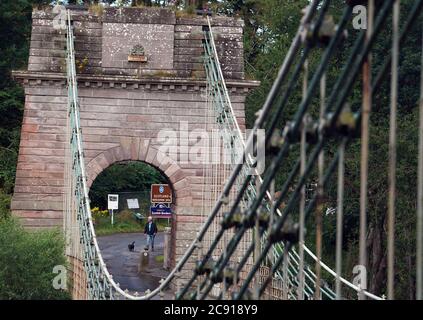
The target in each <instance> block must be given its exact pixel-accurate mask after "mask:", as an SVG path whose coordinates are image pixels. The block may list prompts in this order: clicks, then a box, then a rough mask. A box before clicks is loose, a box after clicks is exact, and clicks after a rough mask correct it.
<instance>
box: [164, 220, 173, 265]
mask: <svg viewBox="0 0 423 320" xmlns="http://www.w3.org/2000/svg"><path fill="white" fill-rule="evenodd" d="M171 239H172V237H171V228H170V227H166V228H165V231H164V249H163V269H166V270H168V269H169V268H170V249H171V248H172V244H171V243H170V242H171Z"/></svg>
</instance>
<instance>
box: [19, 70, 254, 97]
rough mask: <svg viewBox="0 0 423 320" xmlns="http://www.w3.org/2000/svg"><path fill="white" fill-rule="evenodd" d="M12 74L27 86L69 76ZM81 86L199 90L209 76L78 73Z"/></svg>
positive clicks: (239, 85) (248, 85)
mask: <svg viewBox="0 0 423 320" xmlns="http://www.w3.org/2000/svg"><path fill="white" fill-rule="evenodd" d="M12 76H13V78H14V79H15V80H17V81H19V82H20V83H22V84H23V85H25V86H40V85H45V84H46V85H50V86H65V85H66V76H65V75H64V74H60V73H48V72H31V71H13V72H12ZM77 80H78V83H79V87H96V88H122V89H131V88H132V89H138V88H140V87H141V88H144V89H151V90H176V91H200V90H202V89H203V88H204V87H205V86H206V79H187V78H178V77H168V78H166V77H160V78H153V77H145V78H134V77H125V76H96V75H78V76H77ZM226 86H227V87H228V90H229V92H232V93H235V92H236V93H248V92H249V91H250V90H252V89H254V88H257V87H258V86H260V82H259V81H255V80H228V81H226Z"/></svg>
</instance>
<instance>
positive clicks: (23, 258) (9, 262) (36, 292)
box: [0, 219, 70, 300]
mask: <svg viewBox="0 0 423 320" xmlns="http://www.w3.org/2000/svg"><path fill="white" fill-rule="evenodd" d="M64 244H65V243H64V239H63V236H62V233H61V231H60V230H50V231H39V232H28V231H25V230H24V229H23V228H22V227H21V226H20V225H19V223H18V222H17V221H15V220H14V219H0V248H1V250H0V299H2V300H10V299H20V300H26V299H37V300H38V299H69V298H70V296H69V293H68V292H67V291H64V290H56V289H54V288H53V285H52V284H53V279H54V277H56V276H57V274H55V273H53V268H54V267H55V266H56V265H63V266H66V263H67V262H66V258H65V256H64V254H63V253H64Z"/></svg>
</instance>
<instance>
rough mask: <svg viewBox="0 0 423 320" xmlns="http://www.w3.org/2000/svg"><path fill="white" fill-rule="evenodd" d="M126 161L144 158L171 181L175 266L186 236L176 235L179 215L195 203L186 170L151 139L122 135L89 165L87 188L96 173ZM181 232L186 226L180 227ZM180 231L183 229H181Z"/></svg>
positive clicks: (143, 159)
mask: <svg viewBox="0 0 423 320" xmlns="http://www.w3.org/2000/svg"><path fill="white" fill-rule="evenodd" d="M123 161H142V162H144V163H146V164H149V165H151V166H153V167H154V168H156V169H157V170H159V171H160V172H161V173H162V175H163V176H165V177H166V179H167V180H168V181H169V182H170V184H171V186H172V189H173V192H174V196H175V200H174V204H173V206H174V207H173V209H174V210H173V211H174V212H173V217H172V218H173V219H172V233H171V246H170V249H171V250H170V252H171V254H170V257H169V259H170V264H171V266H172V267H173V266H174V265H175V261H176V258H177V257H176V243H177V241H178V239H181V238H182V239H183V238H184V236H183V235H181V234H179V235H178V234H177V232H178V225H177V221H178V219H177V217H178V214H179V213H182V214H183V211H184V208H186V207H188V206H190V205H191V204H192V190H191V186H190V183H189V182H188V179H189V178H188V176H187V174H186V173H185V172H184V170H183V169H182V168H181V167H180V166H179V165H178V164H177V163H176V162H175V161H174V160H173V159H171V158H169V157H168V156H166V155H164V154H163V153H162V152H161V151H159V150H158V149H157V148H156V147H155V146H152V145H151V144H150V141H149V140H148V139H142V138H122V139H121V143H120V145H118V146H116V147H113V148H110V149H107V150H105V151H103V152H101V153H99V154H98V155H97V156H95V157H94V158H93V159H91V161H89V163H88V164H87V166H86V171H87V183H88V188H90V187H91V185H92V184H93V182H94V180H95V179H96V178H97V176H98V175H99V174H100V173H101V172H102V171H104V170H105V169H107V168H108V167H110V166H111V165H113V164H115V163H119V162H123ZM181 230H182V233H183V230H184V228H181ZM180 233H181V232H180Z"/></svg>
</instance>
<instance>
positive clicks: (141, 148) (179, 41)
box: [12, 8, 257, 297]
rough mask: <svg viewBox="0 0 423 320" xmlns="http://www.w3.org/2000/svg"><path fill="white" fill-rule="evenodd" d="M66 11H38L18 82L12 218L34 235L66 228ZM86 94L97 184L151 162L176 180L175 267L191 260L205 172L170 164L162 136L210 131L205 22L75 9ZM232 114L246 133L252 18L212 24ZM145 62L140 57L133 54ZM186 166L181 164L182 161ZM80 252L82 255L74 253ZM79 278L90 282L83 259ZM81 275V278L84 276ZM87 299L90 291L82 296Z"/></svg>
mask: <svg viewBox="0 0 423 320" xmlns="http://www.w3.org/2000/svg"><path fill="white" fill-rule="evenodd" d="M56 16H57V14H55V13H53V12H52V11H51V10H43V11H38V10H35V11H34V12H33V15H32V18H33V25H32V35H31V45H30V57H29V63H28V70H27V71H16V72H14V76H15V78H16V79H18V80H19V81H21V83H22V84H23V86H24V88H25V111H24V119H23V125H22V130H21V142H20V150H19V160H18V165H17V172H16V187H15V193H14V196H13V201H12V211H13V214H14V215H15V216H17V217H19V218H21V220H22V222H23V224H24V226H25V227H27V228H37V229H39V228H50V227H56V226H60V227H61V226H65V227H66V221H67V220H68V219H69V217H66V215H64V210H63V198H64V196H63V194H64V153H65V131H66V109H67V89H66V63H65V51H66V50H65V46H66V36H65V33H64V31H63V30H60V29H56V28H54V26H53V19H54V18H55V17H56ZM71 16H72V20H73V26H74V34H75V50H76V60H77V61H76V62H77V73H78V87H79V88H78V90H79V98H80V107H81V124H82V128H83V138H84V150H85V159H86V166H87V171H88V172H87V175H88V177H87V178H88V182H89V186H91V184H92V182H93V181H94V179H95V178H96V176H97V175H98V174H99V173H100V172H102V171H103V170H104V169H106V168H107V167H108V166H110V165H112V164H113V163H116V162H120V161H126V160H135V161H136V160H139V161H144V162H146V163H148V164H151V165H153V166H155V167H156V168H158V169H159V170H160V171H161V172H162V173H163V174H164V175H165V176H166V177H167V178H168V179H169V181H171V184H172V187H173V189H174V193H175V197H176V199H175V200H176V202H175V213H174V217H173V240H174V241H172V243H173V248H172V249H173V250H172V252H173V253H174V255H173V258H172V263H173V264H174V263H175V260H176V259H177V258H178V256H180V255H181V254H183V252H184V251H185V249H186V246H187V244H188V243H190V242H191V241H192V239H193V238H194V236H195V233H196V230H198V227H199V226H200V224H201V222H202V221H201V216H200V212H201V205H202V204H201V201H202V193H201V190H202V184H203V169H202V167H201V166H198V165H193V164H190V163H184V162H180V161H173V162H172V163H162V162H161V161H160V160H159V159H160V154H159V143H158V141H157V135H158V132H159V130H161V129H163V128H168V129H174V130H176V131H179V130H180V124H181V122H188V124H189V130H193V129H198V128H204V114H205V107H206V104H205V94H204V90H205V87H206V81H205V78H204V77H205V72H204V67H203V64H202V53H203V49H202V38H203V34H202V30H203V27H204V26H206V25H207V21H206V19H205V18H202V17H184V16H180V15H178V14H175V12H174V11H172V10H168V9H155V8H105V9H104V10H102V11H101V12H90V11H89V10H88V9H72V11H71ZM211 21H212V27H213V31H214V32H215V38H216V45H217V47H218V54H219V58H220V61H221V64H222V70H223V73H224V76H225V78H226V81H227V86H228V90H229V92H230V96H231V100H232V103H233V107H234V109H235V112H236V115H237V116H238V120H239V122H240V126H241V128H242V129H244V128H245V115H244V101H245V98H246V95H247V93H248V92H249V90H250V89H251V88H253V87H255V86H257V82H254V81H246V80H245V78H244V61H243V42H242V40H243V39H242V36H243V21H241V20H240V19H235V18H228V17H213V18H212V19H211ZM137 49H138V50H140V49H141V51H144V57H141V58H140V57H139V56H137V57H135V58H134V57H133V56H131V54H130V53H131V51H132V50H137ZM176 160H177V159H176ZM73 251H74V250H73ZM68 254H69V255H70V256H71V257H72V256H73V257H74V259H71V261H72V262H73V268H74V269H73V275H74V277H76V280H78V279H80V280H81V281H82V279H83V278H84V275H83V272H82V265H81V263H80V259H79V258H78V257H79V255H78V253H77V252H72V250H70V251H69V252H68ZM78 277H80V278H78ZM73 294H74V296H75V297H83V296H84V292H83V291H81V292H76V291H75V289H74V292H73Z"/></svg>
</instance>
